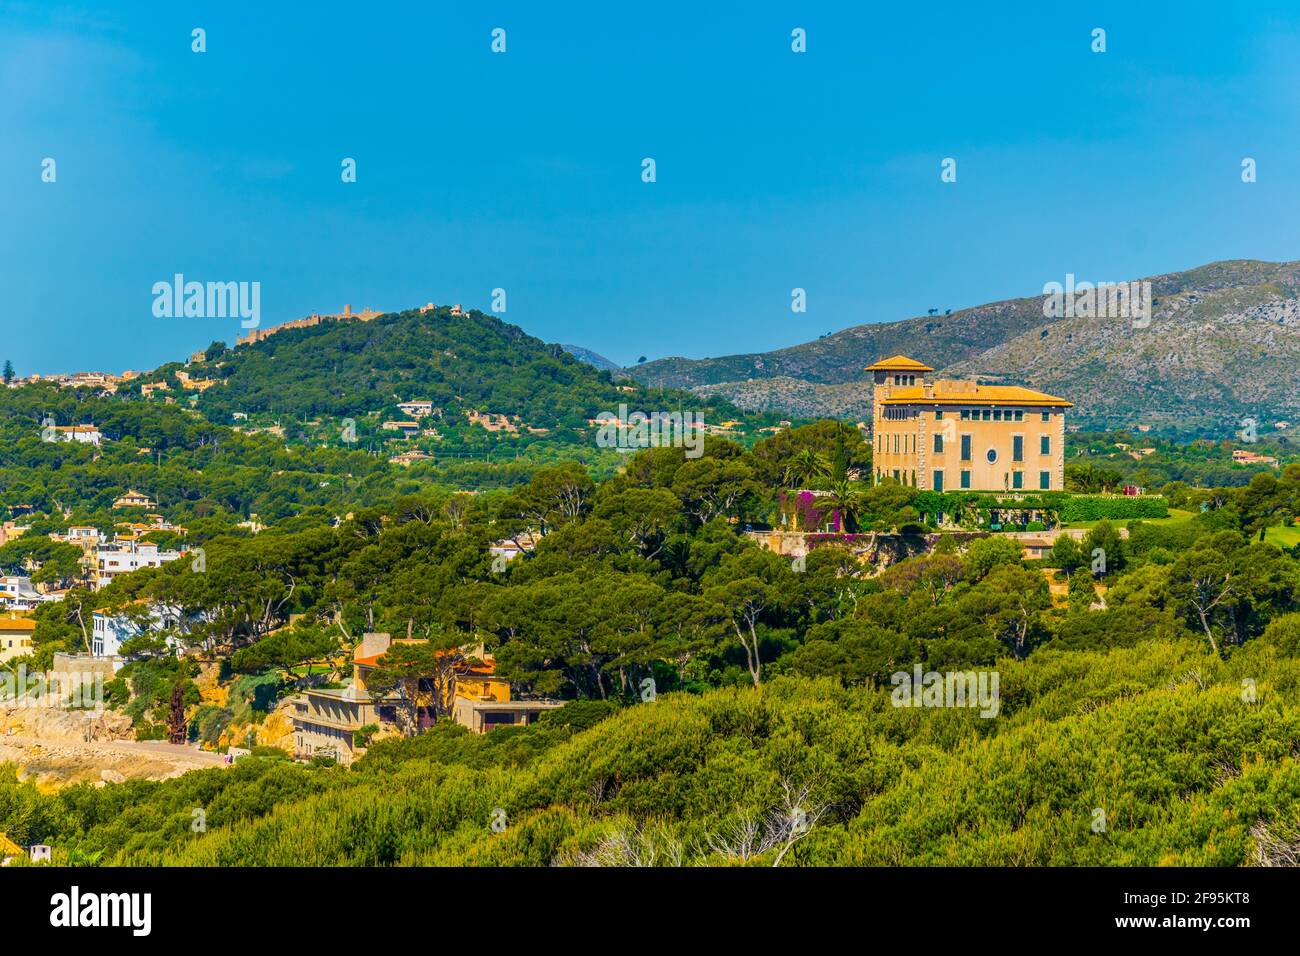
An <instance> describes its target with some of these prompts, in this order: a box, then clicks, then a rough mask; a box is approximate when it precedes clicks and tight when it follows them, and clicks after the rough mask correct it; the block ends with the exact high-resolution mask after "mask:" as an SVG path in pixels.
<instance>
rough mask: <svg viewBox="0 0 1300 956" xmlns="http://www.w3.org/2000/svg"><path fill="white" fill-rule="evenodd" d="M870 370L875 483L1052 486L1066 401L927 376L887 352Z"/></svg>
mask: <svg viewBox="0 0 1300 956" xmlns="http://www.w3.org/2000/svg"><path fill="white" fill-rule="evenodd" d="M867 371H868V372H871V373H872V376H873V382H874V385H873V394H872V415H871V418H872V434H873V441H874V452H873V460H874V464H873V469H874V471H875V483H876V484H879V483H880V482H881V481H883V480H884V479H886V478H893V479H894V480H896V481H899V482H901V483H903V484H905V485H911V486H912V487H915V488H926V489H931V490H933V491H955V490H958V489H971V490H973V491H1015V490H1017V489H1026V490H1040V489H1041V490H1044V491H1048V490H1050V491H1060V490H1062V489H1063V488H1064V487H1065V410H1066V409H1067V408H1070V407H1072V406H1071V403H1070V402H1067V401H1066V400H1065V399H1063V398H1057V397H1056V396H1054V395H1045V394H1043V393H1042V392H1036V391H1034V390H1033V389H1030V388H1021V387H1019V386H1015V385H979V384H977V383H975V382H963V381H951V380H946V379H934V380H927V378H926V375H927V374H928V373H930V372H933V371H934V369H932V368H930V366H928V365H923V364H922V363H920V362H918V361H916V360H915V359H911V358H908V357H907V356H905V355H895V356H894V357H893V358H888V359H883V360H882V361H879V362H876V363H875V364H874V365H868V366H867Z"/></svg>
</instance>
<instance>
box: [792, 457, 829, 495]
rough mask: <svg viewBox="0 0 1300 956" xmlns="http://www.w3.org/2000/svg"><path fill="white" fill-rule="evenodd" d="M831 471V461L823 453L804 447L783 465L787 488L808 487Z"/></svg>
mask: <svg viewBox="0 0 1300 956" xmlns="http://www.w3.org/2000/svg"><path fill="white" fill-rule="evenodd" d="M830 473H831V463H830V461H829V460H828V459H827V458H826V456H825V455H823V454H821V453H819V452H815V451H813V450H812V449H811V448H805V449H804V450H803V451H801V452H799V453H798V454H797V455H795V456H794V457H793V458H791V459H790V462H789V463H788V464H787V465H786V466H785V484H786V487H787V488H791V489H795V490H797V489H799V488H808V487H809V486H811V485H813V484H815V483H816V482H818V481H819V480H821V479H822V478H826V477H828V476H829V475H830Z"/></svg>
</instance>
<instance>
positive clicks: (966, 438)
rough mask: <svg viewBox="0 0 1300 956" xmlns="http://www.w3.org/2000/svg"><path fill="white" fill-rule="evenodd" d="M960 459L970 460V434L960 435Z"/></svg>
mask: <svg viewBox="0 0 1300 956" xmlns="http://www.w3.org/2000/svg"><path fill="white" fill-rule="evenodd" d="M961 460H962V461H970V435H962V436H961Z"/></svg>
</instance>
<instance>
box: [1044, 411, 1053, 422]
mask: <svg viewBox="0 0 1300 956" xmlns="http://www.w3.org/2000/svg"><path fill="white" fill-rule="evenodd" d="M1051 420H1052V413H1051V412H1043V421H1045V422H1050V421H1051Z"/></svg>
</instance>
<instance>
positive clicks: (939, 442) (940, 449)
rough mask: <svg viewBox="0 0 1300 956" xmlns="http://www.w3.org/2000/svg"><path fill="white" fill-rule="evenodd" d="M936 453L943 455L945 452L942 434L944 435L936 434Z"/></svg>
mask: <svg viewBox="0 0 1300 956" xmlns="http://www.w3.org/2000/svg"><path fill="white" fill-rule="evenodd" d="M934 453H935V454H936V455H942V454H943V436H942V435H935V436H934Z"/></svg>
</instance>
